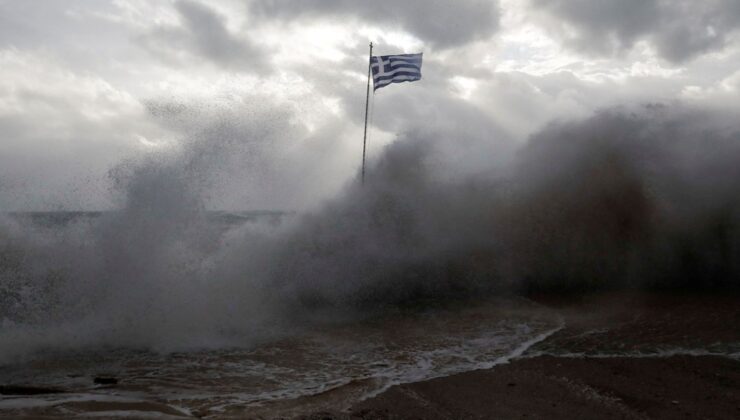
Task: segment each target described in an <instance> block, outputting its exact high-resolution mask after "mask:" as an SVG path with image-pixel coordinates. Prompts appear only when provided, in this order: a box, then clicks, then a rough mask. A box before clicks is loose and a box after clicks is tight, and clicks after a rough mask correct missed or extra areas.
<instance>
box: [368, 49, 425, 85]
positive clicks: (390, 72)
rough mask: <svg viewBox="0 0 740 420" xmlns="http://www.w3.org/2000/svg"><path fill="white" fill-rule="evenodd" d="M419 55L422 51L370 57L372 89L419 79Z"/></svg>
mask: <svg viewBox="0 0 740 420" xmlns="http://www.w3.org/2000/svg"><path fill="white" fill-rule="evenodd" d="M421 56H422V53H419V54H399V55H383V56H373V57H371V58H370V67H371V68H372V70H373V87H374V89H373V90H374V91H375V90H378V89H380V88H382V87H385V86H388V85H390V84H391V83H401V82H413V81H416V80H421Z"/></svg>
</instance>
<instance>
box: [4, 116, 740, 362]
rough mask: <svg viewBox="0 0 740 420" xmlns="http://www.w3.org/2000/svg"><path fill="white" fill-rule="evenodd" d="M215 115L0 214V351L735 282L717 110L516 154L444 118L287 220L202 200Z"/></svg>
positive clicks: (735, 214) (255, 330)
mask: <svg viewBox="0 0 740 420" xmlns="http://www.w3.org/2000/svg"><path fill="white" fill-rule="evenodd" d="M224 132H226V133H229V132H231V131H229V130H226V131H224V130H215V131H213V130H211V131H210V134H209V135H202V136H196V137H195V138H194V139H193V140H191V141H190V143H187V144H186V146H185V147H183V148H182V149H181V150H180V151H178V152H176V153H172V154H170V155H162V156H157V157H149V158H144V159H141V160H134V161H130V162H127V163H125V164H124V165H123V166H121V167H119V168H118V169H117V170H116V171H113V172H112V176H113V178H114V180H115V183H116V185H117V186H118V188H119V189H120V191H122V192H123V194H122V197H123V198H124V200H123V202H122V203H121V207H120V209H118V210H116V211H112V212H107V213H104V214H103V215H102V216H100V217H97V218H93V219H86V220H82V221H79V222H75V223H71V224H65V225H64V226H62V227H39V226H36V225H33V224H31V223H28V222H27V221H26V222H23V221H18V220H14V219H13V218H10V219H8V217H4V218H3V219H2V221H1V224H0V240H1V241H2V243H0V249H2V257H0V258H1V259H2V261H3V265H2V267H0V275H1V276H2V279H3V285H4V286H3V288H2V291H3V292H2V293H3V296H4V297H5V298H4V299H3V306H2V310H3V312H2V314H1V315H2V318H3V330H2V332H1V333H0V345H1V346H2V349H0V357H2V360H6V361H7V360H11V359H12V358H13V357H17V356H20V355H26V354H32V353H33V352H35V351H38V350H43V349H52V350H54V349H65V348H75V347H79V348H89V347H91V346H93V347H94V346H114V347H115V346H125V347H137V348H139V347H142V348H150V349H159V350H164V351H168V350H176V349H190V348H201V347H213V346H216V347H218V346H248V345H250V343H253V342H255V340H262V339H266V338H269V337H274V336H279V335H281V334H291V333H292V332H294V331H295V330H296V329H300V328H302V327H304V326H306V324H308V325H315V323H317V322H326V321H327V320H337V319H350V318H354V317H363V316H366V315H368V314H378V313H382V312H383V311H385V310H386V309H388V308H397V307H398V305H405V304H417V303H419V302H430V301H433V302H447V301H450V300H452V299H464V298H466V297H469V296H471V295H481V294H512V293H523V292H533V291H555V292H562V291H570V290H582V291H585V290H598V289H614V288H624V287H631V288H636V287H637V288H642V287H669V288H676V287H682V288H683V287H692V288H716V287H732V288H735V287H737V286H738V284H737V280H736V279H737V278H740V277H739V276H738V275H739V274H740V273H739V272H738V271H739V270H740V245H739V244H740V235H739V234H738V222H740V219H739V217H740V211H739V208H738V195H737V188H736V184H735V182H734V180H736V179H738V176H739V175H740V173H738V171H740V167H739V166H738V165H737V164H736V162H737V160H738V159H739V158H740V139H739V138H738V133H740V128H738V126H737V123H736V122H735V121H733V120H731V119H729V118H726V117H725V116H722V115H717V114H716V113H710V112H706V111H701V110H692V109H685V108H681V107H662V106H649V107H636V108H633V109H613V110H607V111H603V112H600V113H597V114H596V115H594V116H593V117H591V118H589V119H586V120H584V121H571V122H559V123H554V124H552V125H550V126H548V127H546V128H544V129H543V130H542V131H541V132H540V133H538V134H536V135H535V136H533V137H532V138H531V139H530V140H529V141H528V142H527V143H526V144H525V145H523V146H522V147H521V148H520V149H519V150H518V151H516V153H514V154H513V155H511V156H509V155H508V154H507V153H508V151H507V149H505V148H502V154H503V156H499V155H496V156H494V155H493V154H492V153H493V152H492V149H491V148H490V147H488V146H490V145H487V146H481V149H480V150H481V153H480V154H479V156H476V164H475V165H471V166H466V161H467V158H465V156H472V155H474V153H472V152H473V151H474V150H476V149H475V147H474V146H472V145H471V144H470V143H468V144H466V148H468V149H469V153H467V154H456V155H455V156H449V155H448V152H449V150H451V149H453V148H454V145H455V142H456V141H458V139H456V138H455V137H454V136H452V134H451V133H450V131H449V130H445V131H443V132H441V133H436V134H435V133H434V132H430V131H429V130H422V131H416V132H409V133H406V134H404V135H401V136H399V138H398V139H397V141H396V142H394V143H393V144H391V145H390V146H388V147H387V148H386V149H385V150H384V151H383V153H382V154H381V155H380V156H379V157H378V158H377V159H376V160H375V161H374V162H371V164H370V167H369V170H368V174H367V182H366V184H365V185H364V186H361V185H360V184H359V183H357V182H350V183H349V184H348V185H347V187H346V188H345V189H344V191H343V192H342V193H340V194H339V195H338V196H337V197H335V198H334V199H332V200H329V201H328V202H327V203H326V204H325V205H323V206H322V207H320V209H319V210H316V211H313V212H310V213H306V214H302V215H297V216H293V217H290V218H289V220H286V221H285V222H284V223H282V224H280V225H279V226H271V225H268V224H261V223H246V224H238V225H234V226H232V227H230V228H229V229H226V230H225V231H224V229H223V226H221V225H219V224H217V223H212V220H210V219H209V213H208V212H207V211H206V208H207V205H208V200H207V198H208V187H209V182H208V180H209V179H212V178H213V177H214V176H218V175H214V171H215V172H216V173H219V172H218V171H219V166H218V165H217V162H218V159H217V158H216V157H217V156H221V155H224V154H228V150H229V148H230V147H232V145H238V144H239V143H238V142H237V141H233V142H229V141H227V142H220V143H218V146H214V148H215V150H217V151H218V153H216V155H207V156H206V155H204V154H205V153H208V152H207V151H208V150H210V149H209V147H208V145H209V144H210V143H209V142H211V141H213V139H214V138H216V139H217V138H218V133H224ZM214 133H215V134H214ZM448 136H450V137H448ZM473 144H475V143H473ZM483 153H488V154H491V158H490V160H491V164H490V165H489V167H485V166H481V162H483V161H485V159H484V158H482V157H481V154H483ZM461 156H462V158H461ZM483 156H485V155H483ZM472 166H475V170H471V167H472ZM70 338H71V339H70Z"/></svg>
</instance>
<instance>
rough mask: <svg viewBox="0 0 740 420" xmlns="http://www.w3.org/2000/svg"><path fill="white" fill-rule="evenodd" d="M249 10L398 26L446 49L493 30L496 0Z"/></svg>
mask: <svg viewBox="0 0 740 420" xmlns="http://www.w3.org/2000/svg"><path fill="white" fill-rule="evenodd" d="M252 11H253V12H254V13H256V14H258V15H262V16H268V17H278V18H286V19H292V18H298V17H304V16H308V17H317V18H318V17H322V16H331V17H337V16H343V17H344V16H351V17H354V18H356V19H357V20H359V21H364V22H367V23H372V24H375V25H380V26H382V27H395V26H400V27H401V28H403V29H404V30H406V31H408V32H410V33H411V34H413V35H415V36H417V37H418V38H420V39H421V40H423V41H424V42H427V43H429V44H432V45H434V46H438V47H441V48H449V47H454V46H458V45H462V44H466V43H468V42H471V41H476V40H480V39H484V38H486V37H489V36H491V35H492V34H494V33H495V32H496V30H497V29H498V25H499V10H498V2H497V1H496V0H465V1H456V2H450V1H446V0H410V1H403V2H398V1H392V0H378V1H373V2H368V1H361V0H305V1H301V2H294V1H288V0H257V1H255V2H254V3H253V4H252Z"/></svg>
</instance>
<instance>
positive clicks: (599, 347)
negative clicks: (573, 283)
mask: <svg viewBox="0 0 740 420" xmlns="http://www.w3.org/2000/svg"><path fill="white" fill-rule="evenodd" d="M534 300H535V301H537V302H538V303H542V304H544V305H545V306H548V307H550V308H554V309H556V310H557V312H558V313H559V314H560V315H561V316H562V317H563V319H564V324H565V325H564V327H563V328H561V329H559V330H558V331H555V332H554V333H552V334H550V335H548V336H547V337H546V338H545V339H544V340H542V341H539V342H537V343H535V344H534V345H533V346H531V347H529V348H527V349H526V350H525V351H524V352H523V354H522V355H521V356H519V357H516V356H514V357H511V358H510V360H509V361H508V362H504V363H502V364H499V365H496V366H494V367H492V368H490V369H484V370H475V371H470V372H464V373H459V374H456V375H452V376H447V377H441V378H436V379H430V380H426V381H421V382H415V383H409V384H402V385H395V386H392V387H390V388H389V389H387V390H386V391H384V392H382V393H380V394H378V395H377V396H375V397H372V398H369V399H367V400H364V401H361V402H359V403H356V404H354V405H353V406H352V407H351V409H350V410H348V411H347V412H320V413H310V414H304V415H301V416H298V417H297V418H299V419H311V420H314V419H410V418H424V419H450V418H470V419H478V418H481V419H482V418H502V419H510V418H527V419H533V418H534V419H556V420H557V419H581V418H582V419H592V418H602V419H611V418H614V419H617V418H619V419H625V418H626V419H676V418H708V419H735V418H738V417H740V327H738V325H740V296H737V295H713V294H706V295H699V296H691V295H678V294H660V293H605V294H600V295H594V296H585V297H579V298H576V299H560V298H553V297H539V298H535V299H534Z"/></svg>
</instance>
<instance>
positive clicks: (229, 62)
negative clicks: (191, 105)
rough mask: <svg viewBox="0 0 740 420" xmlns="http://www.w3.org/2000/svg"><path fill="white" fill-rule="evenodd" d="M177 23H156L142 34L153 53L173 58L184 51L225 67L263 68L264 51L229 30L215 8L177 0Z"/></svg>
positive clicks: (264, 64) (142, 40) (265, 65)
mask: <svg viewBox="0 0 740 420" xmlns="http://www.w3.org/2000/svg"><path fill="white" fill-rule="evenodd" d="M174 8H175V10H176V12H177V14H178V17H179V25H159V26H157V27H155V28H154V29H152V30H151V31H150V32H149V33H147V34H146V35H144V36H142V37H141V43H142V44H143V45H144V46H145V47H146V48H148V49H149V50H151V51H152V52H153V53H154V54H157V55H163V56H164V57H165V58H169V59H176V58H177V57H178V56H181V55H182V53H183V52H185V53H186V54H188V55H190V56H191V57H195V58H198V59H206V60H209V61H211V62H213V63H214V64H216V65H219V66H223V67H226V68H238V69H241V70H248V71H257V72H264V71H266V70H267V67H268V60H267V56H266V54H265V52H264V51H263V50H262V49H260V48H259V47H257V46H256V45H255V44H254V43H253V42H252V41H251V40H250V39H249V38H247V37H246V36H244V35H242V36H239V35H237V34H234V33H232V32H231V31H229V29H228V28H227V27H226V20H225V17H224V16H221V15H220V14H219V13H218V12H216V11H215V10H213V9H211V8H209V7H208V6H206V5H204V4H202V3H199V2H196V1H193V0H177V1H176V2H175V4H174Z"/></svg>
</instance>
